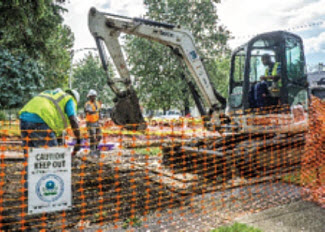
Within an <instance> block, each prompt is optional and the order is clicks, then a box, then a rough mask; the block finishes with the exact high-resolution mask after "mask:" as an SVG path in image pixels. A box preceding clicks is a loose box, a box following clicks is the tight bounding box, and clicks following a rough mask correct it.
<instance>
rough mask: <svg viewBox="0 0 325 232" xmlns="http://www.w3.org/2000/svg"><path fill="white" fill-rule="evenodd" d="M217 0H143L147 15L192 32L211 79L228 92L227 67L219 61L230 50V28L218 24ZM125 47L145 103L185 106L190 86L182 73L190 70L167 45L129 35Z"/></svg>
mask: <svg viewBox="0 0 325 232" xmlns="http://www.w3.org/2000/svg"><path fill="white" fill-rule="evenodd" d="M218 2H219V1H191V0H181V1H177V0H165V1H156V0H144V4H145V6H146V7H147V9H148V11H147V13H146V17H147V18H150V19H153V20H156V21H160V22H166V23H170V24H174V25H181V26H182V27H183V28H186V29H188V30H190V31H191V32H192V34H193V36H194V38H195V39H196V47H197V49H198V52H199V54H200V57H201V58H202V59H203V61H204V64H205V67H206V69H207V72H208V74H209V76H210V78H211V79H212V82H213V83H218V86H217V90H218V91H221V92H225V82H226V81H227V80H226V79H224V76H225V75H224V71H221V70H219V69H220V68H221V67H222V68H224V65H221V64H220V62H219V61H220V60H222V59H221V58H222V57H226V56H227V54H228V53H229V49H228V47H227V45H226V43H227V40H228V38H229V32H228V31H227V30H226V29H225V28H224V27H223V26H220V25H218V16H217V14H216V3H218ZM126 51H127V53H128V55H129V57H128V58H129V63H130V66H131V67H132V69H131V73H132V74H133V75H134V76H135V77H136V79H138V85H137V86H138V88H137V92H138V94H139V98H140V100H141V101H142V102H143V104H144V106H145V107H147V108H149V109H157V108H164V109H165V108H167V109H168V108H169V107H177V108H179V109H183V108H184V107H185V106H186V105H187V104H188V100H189V95H190V94H189V92H188V87H187V86H186V83H185V82H184V81H182V80H181V76H182V75H183V74H187V73H188V70H184V68H182V67H181V66H180V63H179V61H178V60H177V58H176V57H175V55H174V54H173V53H172V52H171V51H170V50H169V49H168V48H167V47H165V46H163V45H160V44H157V43H155V42H151V41H147V40H145V39H141V38H136V37H129V39H128V41H127V44H126ZM217 57H218V59H217ZM218 73H222V76H217V74H218ZM221 78H222V79H221ZM227 79H228V78H227ZM221 83H222V84H221ZM148 96H150V98H152V99H154V100H151V99H149V98H148ZM191 102H192V100H191ZM191 104H193V103H191Z"/></svg>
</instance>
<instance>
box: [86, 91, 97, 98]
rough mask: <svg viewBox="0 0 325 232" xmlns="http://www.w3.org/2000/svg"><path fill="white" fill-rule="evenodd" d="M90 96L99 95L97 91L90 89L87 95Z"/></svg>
mask: <svg viewBox="0 0 325 232" xmlns="http://www.w3.org/2000/svg"><path fill="white" fill-rule="evenodd" d="M90 96H97V91H96V90H94V89H91V90H89V92H88V94H87V97H90Z"/></svg>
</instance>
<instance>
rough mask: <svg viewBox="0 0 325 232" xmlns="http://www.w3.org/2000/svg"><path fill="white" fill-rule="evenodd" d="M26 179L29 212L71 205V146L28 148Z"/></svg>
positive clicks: (51, 209) (39, 211) (51, 210)
mask: <svg viewBox="0 0 325 232" xmlns="http://www.w3.org/2000/svg"><path fill="white" fill-rule="evenodd" d="M27 183H28V214H37V213H43V212H53V211H58V210H66V209H69V208H71V150H70V149H69V148H61V147H55V148H48V149H45V148H31V149H30V150H29V153H28V177H27Z"/></svg>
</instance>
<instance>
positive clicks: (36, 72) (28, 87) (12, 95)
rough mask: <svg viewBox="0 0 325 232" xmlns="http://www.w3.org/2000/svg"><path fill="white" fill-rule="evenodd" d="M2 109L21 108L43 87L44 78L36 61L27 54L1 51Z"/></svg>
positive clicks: (0, 84) (0, 94) (0, 81)
mask: <svg viewBox="0 0 325 232" xmlns="http://www.w3.org/2000/svg"><path fill="white" fill-rule="evenodd" d="M0 76H1V78H0V89H2V90H3V91H1V92H0V107H1V108H13V107H20V106H22V105H23V104H24V103H25V102H26V101H28V100H29V99H30V98H31V97H32V96H33V95H35V94H36V93H38V92H39V88H42V87H43V80H44V76H43V73H42V69H41V67H40V66H39V65H38V63H37V62H36V61H34V60H33V59H30V57H28V56H26V55H25V54H20V55H15V56H14V55H12V54H11V53H10V52H9V51H8V50H6V49H0Z"/></svg>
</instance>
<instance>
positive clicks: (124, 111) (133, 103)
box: [111, 89, 147, 130]
mask: <svg viewBox="0 0 325 232" xmlns="http://www.w3.org/2000/svg"><path fill="white" fill-rule="evenodd" d="M128 92H129V93H128V94H127V95H126V96H125V97H117V98H116V99H115V106H114V107H113V109H112V113H111V118H112V120H113V122H114V123H115V124H116V125H122V126H124V127H125V128H126V129H128V130H145V129H146V127H147V126H146V122H145V121H144V118H143V116H142V113H141V110H140V104H139V99H138V97H137V95H136V93H135V91H134V90H133V89H130V90H129V91H128Z"/></svg>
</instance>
